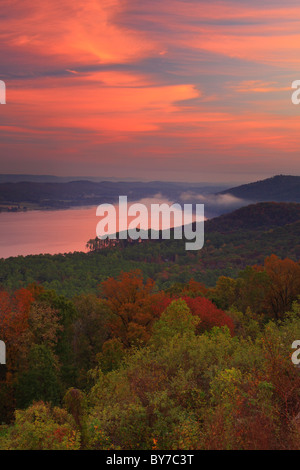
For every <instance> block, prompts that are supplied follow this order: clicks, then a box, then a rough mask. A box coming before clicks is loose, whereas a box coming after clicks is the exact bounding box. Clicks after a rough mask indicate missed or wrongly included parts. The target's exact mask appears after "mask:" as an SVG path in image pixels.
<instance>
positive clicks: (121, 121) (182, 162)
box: [0, 0, 300, 182]
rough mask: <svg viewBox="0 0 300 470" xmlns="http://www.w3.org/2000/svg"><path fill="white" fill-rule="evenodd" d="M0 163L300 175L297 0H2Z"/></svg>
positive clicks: (46, 169) (206, 177)
mask: <svg viewBox="0 0 300 470" xmlns="http://www.w3.org/2000/svg"><path fill="white" fill-rule="evenodd" d="M0 38H1V48H0V79H2V80H4V81H5V83H6V87H7V104H6V105H1V106H0V129H1V138H0V161H1V170H0V171H1V173H34V174H38V173H42V174H56V175H66V176H69V175H71V176H75V175H76V176H77V175H82V176H103V177H110V176H114V177H118V178H119V177H120V178H127V177H131V178H136V179H157V180H174V181H216V182H217V181H230V182H233V181H236V182H242V181H251V180H253V179H257V178H260V179H262V178H265V177H268V176H271V175H274V174H278V173H285V174H300V159H299V150H300V137H299V136H300V105H299V106H295V105H293V104H292V102H291V94H292V91H291V83H292V82H293V81H294V80H297V79H300V5H299V0H286V1H285V2H282V1H281V0H280V1H279V0H264V1H263V2H262V1H261V0H259V1H258V0H236V1H230V2H229V1H228V2H227V1H222V2H217V1H208V0H206V1H205V0H204V1H202V0H189V1H184V0H181V1H180V0H128V1H127V0H76V1H74V0H43V1H41V2H32V0H30V1H29V0H22V2H20V1H19V0H1V13H0Z"/></svg>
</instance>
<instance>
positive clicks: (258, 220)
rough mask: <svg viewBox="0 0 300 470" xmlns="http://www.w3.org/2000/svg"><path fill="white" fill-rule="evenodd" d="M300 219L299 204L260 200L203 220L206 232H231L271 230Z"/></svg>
mask: <svg viewBox="0 0 300 470" xmlns="http://www.w3.org/2000/svg"><path fill="white" fill-rule="evenodd" d="M299 221H300V204H297V203H286V202H260V203H257V204H250V205H249V206H245V207H241V208H240V209H237V210H235V211H233V212H230V213H229V214H224V215H220V216H219V217H215V218H214V219H211V220H207V221H206V222H205V231H206V232H219V233H231V232H235V231H238V230H250V231H252V230H255V231H257V230H259V231H260V230H262V231H264V230H271V229H274V228H277V227H283V226H285V225H289V224H293V223H295V222H299Z"/></svg>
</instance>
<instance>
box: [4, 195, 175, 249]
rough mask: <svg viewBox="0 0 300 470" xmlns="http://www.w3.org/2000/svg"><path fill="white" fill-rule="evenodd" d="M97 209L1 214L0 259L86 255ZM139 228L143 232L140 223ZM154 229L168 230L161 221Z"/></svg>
mask: <svg viewBox="0 0 300 470" xmlns="http://www.w3.org/2000/svg"><path fill="white" fill-rule="evenodd" d="M137 202H139V203H143V204H144V205H145V206H147V207H148V208H150V205H151V204H162V203H168V204H171V202H170V201H162V200H161V199H160V200H157V199H155V198H152V199H142V200H141V201H137ZM131 204H133V202H131V203H130V205H131ZM128 205H129V204H128ZM114 207H115V208H116V212H117V216H118V214H119V205H118V204H115V205H114ZM96 209H97V207H95V206H93V207H82V208H74V209H66V210H54V211H40V210H36V211H27V212H2V213H0V258H9V257H10V256H18V255H23V256H26V255H35V254H41V253H49V254H56V253H68V252H73V251H87V249H86V246H85V245H86V242H87V241H88V240H89V239H91V238H95V237H96V226H97V224H98V222H99V220H100V219H99V217H97V216H96ZM149 212H150V210H149ZM129 222H130V218H129V219H128V223H129ZM124 224H126V222H124V220H123V221H122V225H123V227H124ZM152 226H153V225H152ZM171 226H172V225H171ZM141 228H145V224H143V222H142V224H141ZM153 228H154V229H158V228H163V229H165V228H168V227H167V226H166V224H164V223H163V222H162V221H161V223H160V226H159V227H157V226H153Z"/></svg>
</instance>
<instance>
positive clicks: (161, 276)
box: [0, 203, 300, 297]
mask: <svg viewBox="0 0 300 470" xmlns="http://www.w3.org/2000/svg"><path fill="white" fill-rule="evenodd" d="M299 240H300V204H292V203H290V204H288V203H259V204H254V205H250V206H247V207H244V208H241V209H238V210H237V211H234V212H232V213H230V214H225V215H223V216H220V217H217V218H215V219H211V220H208V221H207V222H206V223H205V244H204V247H203V249H201V250H199V251H196V252H192V251H186V250H185V246H184V244H185V241H184V240H157V241H156V240H152V241H151V240H149V241H145V242H144V243H128V242H127V241H126V240H125V241H124V242H123V243H122V244H120V245H118V246H116V247H113V248H107V249H102V250H99V251H92V252H90V253H80V252H78V253H68V254H64V255H53V256H51V255H37V256H26V257H22V256H18V257H16V258H9V259H2V260H0V282H1V284H2V286H3V287H4V288H5V289H8V290H15V289H18V288H20V287H26V286H27V285H28V284H30V283H32V282H38V283H40V284H41V285H43V286H44V287H45V288H47V289H55V290H56V292H57V293H58V294H63V295H65V296H67V297H72V296H74V295H76V294H80V293H94V294H97V293H98V286H99V284H100V283H101V282H102V281H104V280H105V279H107V278H108V277H110V276H117V275H118V274H119V273H120V272H121V271H130V270H133V269H137V268H138V269H140V270H141V271H142V272H143V274H144V277H145V278H147V277H151V278H153V279H154V280H155V282H156V284H157V286H158V287H159V288H162V289H166V288H169V287H170V286H171V285H172V284H174V283H175V282H183V283H185V282H188V281H189V280H190V279H192V278H194V279H195V280H196V281H198V282H202V283H204V284H205V285H208V286H214V285H215V283H216V281H217V279H218V277H219V276H221V275H227V276H231V277H235V276H237V275H238V273H239V271H241V270H242V269H244V268H245V267H246V266H247V265H254V264H262V263H263V261H264V258H265V257H266V256H269V255H271V254H272V253H276V254H277V255H278V256H279V257H281V258H285V257H289V258H291V259H292V260H294V261H297V260H299V259H300V243H299ZM90 246H91V247H92V246H93V244H92V241H91V242H90Z"/></svg>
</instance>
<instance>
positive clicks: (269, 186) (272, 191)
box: [219, 175, 300, 202]
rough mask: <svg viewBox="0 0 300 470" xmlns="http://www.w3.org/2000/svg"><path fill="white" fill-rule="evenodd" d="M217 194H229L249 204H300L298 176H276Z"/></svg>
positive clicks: (299, 181)
mask: <svg viewBox="0 0 300 470" xmlns="http://www.w3.org/2000/svg"><path fill="white" fill-rule="evenodd" d="M219 194H231V195H232V196H235V197H238V198H241V199H246V200H248V201H250V202H265V201H274V202H300V176H290V175H277V176H273V177H272V178H267V179H265V180H261V181H256V182H255V183H249V184H243V185H242V186H237V187H235V188H230V189H227V190H225V191H222V192H220V193H219Z"/></svg>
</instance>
